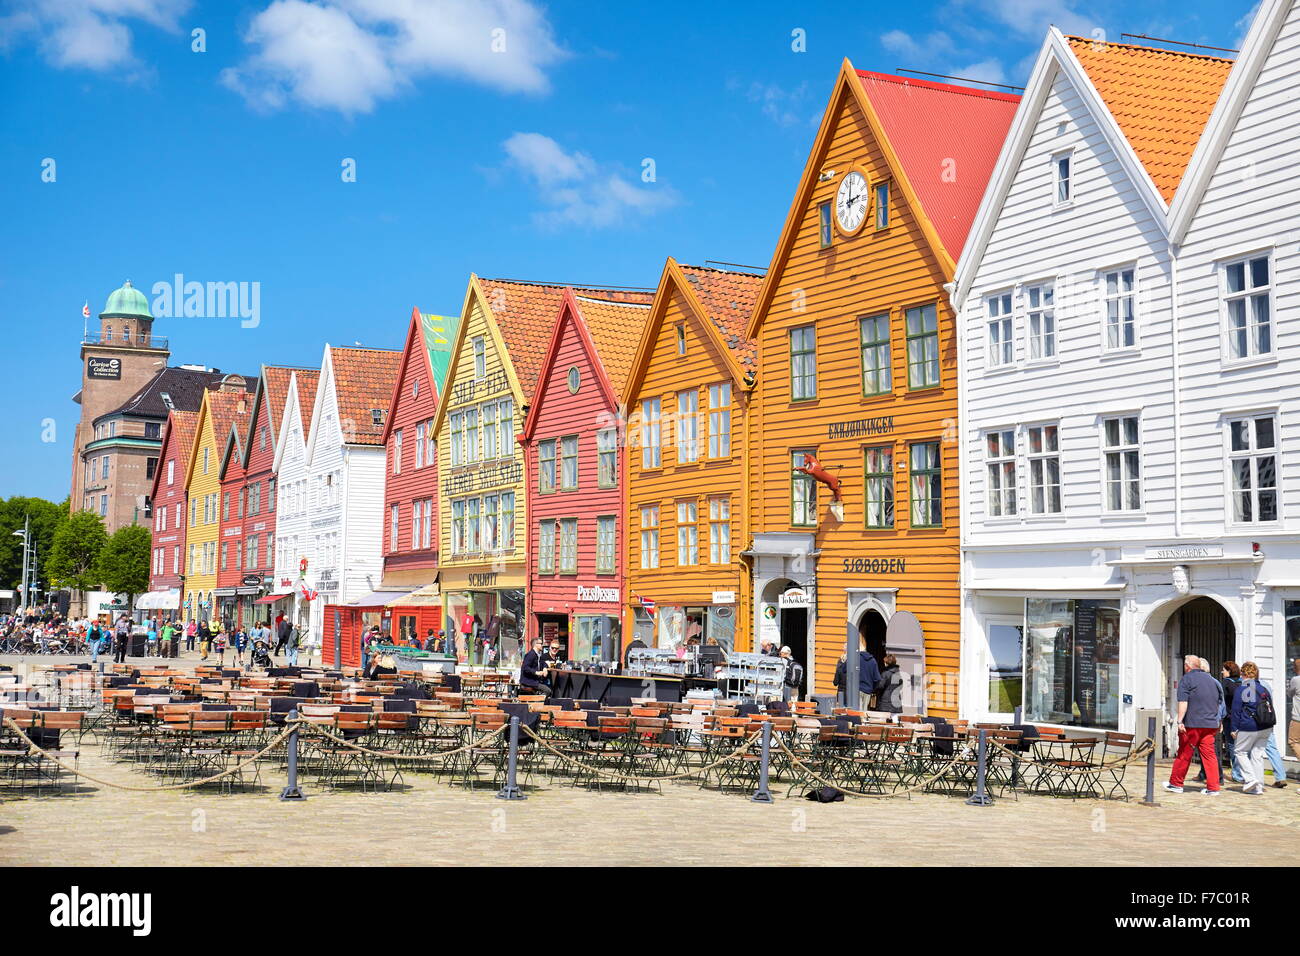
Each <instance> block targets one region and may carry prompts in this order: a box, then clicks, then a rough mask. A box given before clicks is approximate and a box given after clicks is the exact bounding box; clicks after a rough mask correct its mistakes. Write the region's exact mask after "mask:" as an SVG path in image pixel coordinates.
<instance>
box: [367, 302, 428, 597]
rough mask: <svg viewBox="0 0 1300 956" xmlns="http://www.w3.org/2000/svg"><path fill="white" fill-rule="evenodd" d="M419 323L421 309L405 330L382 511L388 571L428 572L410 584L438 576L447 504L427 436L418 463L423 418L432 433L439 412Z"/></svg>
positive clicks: (387, 434)
mask: <svg viewBox="0 0 1300 956" xmlns="http://www.w3.org/2000/svg"><path fill="white" fill-rule="evenodd" d="M420 323H421V317H420V313H419V311H418V310H416V311H415V312H414V313H413V314H412V316H411V322H410V327H409V329H408V331H407V334H406V345H405V348H404V349H403V351H402V364H401V370H400V372H399V374H398V380H397V389H396V391H395V393H394V395H393V403H392V412H391V414H390V416H389V420H388V425H387V428H386V430H385V433H384V446H385V452H386V454H385V461H384V476H383V482H384V507H383V512H382V514H381V515H380V533H381V548H382V552H383V555H384V574H385V575H389V574H393V573H395V572H399V571H400V572H402V573H403V580H406V579H407V578H408V577H410V576H411V575H415V577H419V572H426V573H427V578H426V579H425V580H424V581H422V582H416V581H415V577H410V580H409V581H408V583H428V582H431V581H432V580H433V575H434V573H435V572H436V570H437V567H438V541H439V537H438V530H439V527H440V522H439V521H438V516H439V513H440V511H441V508H442V504H441V502H440V501H439V500H438V455H437V445H436V443H432V442H430V441H429V440H428V437H427V436H425V437H424V439H423V442H422V444H423V445H424V447H423V448H421V449H420V466H419V467H418V468H417V467H416V448H415V446H416V444H417V434H418V428H419V426H420V425H421V423H423V424H424V426H425V428H426V429H428V430H429V431H430V432H432V430H433V420H434V416H435V415H436V414H437V412H438V385H437V383H436V382H435V381H434V378H433V373H432V369H431V368H430V367H429V350H428V348H427V346H426V344H425V340H424V335H423V332H422V330H421V326H420ZM399 431H400V432H401V435H402V444H401V448H400V452H399V449H398V446H397V438H396V436H397V433H398V432H399ZM399 453H400V454H401V458H402V461H401V471H400V472H398V471H397V469H396V460H397V456H398V454H399ZM427 499H432V500H433V501H434V502H435V504H434V510H433V513H432V519H431V520H432V523H433V528H432V531H431V532H430V534H429V546H428V547H427V548H426V547H424V543H423V542H424V534H425V532H424V529H423V524H424V510H423V504H422V503H423V502H424V501H425V500H427ZM416 502H420V503H421V512H420V522H421V530H420V541H419V542H416V541H415V540H413V539H412V533H413V530H414V526H415V504H416ZM394 506H395V507H396V508H397V516H398V520H397V544H396V546H394V545H393V541H392V523H391V521H392V519H391V513H392V508H393V507H394Z"/></svg>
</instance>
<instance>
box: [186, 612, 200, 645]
mask: <svg viewBox="0 0 1300 956" xmlns="http://www.w3.org/2000/svg"><path fill="white" fill-rule="evenodd" d="M198 632H199V629H198V627H197V626H196V625H195V623H194V618H190V619H189V620H188V621H187V622H186V623H185V649H186V650H187V651H192V650H194V638H195V636H196V635H197V634H198Z"/></svg>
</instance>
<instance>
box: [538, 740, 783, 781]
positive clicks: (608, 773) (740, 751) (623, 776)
mask: <svg viewBox="0 0 1300 956" xmlns="http://www.w3.org/2000/svg"><path fill="white" fill-rule="evenodd" d="M520 730H522V731H524V732H525V733H526V734H528V736H529V737H532V738H533V740H536V741H537V742H538V743H539V744H541V745H542V746H543V747H544V748H545V749H547V750H549V751H550V752H551V753H553V754H555V756H557V757H559V758H560V759H561V760H563V761H565V762H566V763H571V764H573V765H574V766H577V767H581V768H583V769H584V770H588V771H590V772H591V773H594V774H597V775H598V776H602V777H612V778H614V779H616V780H650V781H660V780H680V779H683V778H686V777H694V776H696V775H698V774H704V773H708V771H710V770H712V769H713V768H714V767H719V766H721V765H722V764H724V763H726V762H727V761H728V760H735V759H736V758H737V757H740V756H742V755H744V754H745V753H746V752H747V751H748V750H749V748H750V747H752V746H753V745H754V742H755V741H756V740H758V738H759V737H761V736H763V732H762V731H758V732H756V733H754V734H753V735H751V736H750V738H749V739H748V740H746V741H745V742H744V743H743V744H742V745H741V746H739V747H737V748H736V749H734V750H733V751H732V752H731V753H729V754H727V755H726V756H724V757H722V758H721V759H719V760H715V761H713V762H712V763H709V764H705V765H704V766H703V767H696V768H694V769H691V770H685V771H682V772H681V773H670V774H655V775H653V776H640V775H637V774H627V773H620V772H619V771H617V770H609V769H607V768H605V767H593V766H592V765H591V764H587V763H583V762H582V761H581V760H577V759H575V758H574V757H572V756H570V755H569V754H566V753H564V752H563V751H561V750H557V749H556V748H555V747H552V746H551V745H550V743H549V742H547V741H546V740H545V739H544V738H542V737H540V736H538V735H537V734H536V733H535V732H534V731H533V730H532V728H530V727H520Z"/></svg>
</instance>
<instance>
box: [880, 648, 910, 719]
mask: <svg viewBox="0 0 1300 956" xmlns="http://www.w3.org/2000/svg"><path fill="white" fill-rule="evenodd" d="M881 663H883V664H884V665H885V669H884V670H882V671H881V672H880V680H878V681H876V707H875V709H876V710H878V711H881V712H883V713H886V714H901V713H902V712H903V671H902V669H901V668H900V667H899V666H898V658H897V657H895V656H894V655H893V654H886V655H885V656H884V658H883V659H882V660H881Z"/></svg>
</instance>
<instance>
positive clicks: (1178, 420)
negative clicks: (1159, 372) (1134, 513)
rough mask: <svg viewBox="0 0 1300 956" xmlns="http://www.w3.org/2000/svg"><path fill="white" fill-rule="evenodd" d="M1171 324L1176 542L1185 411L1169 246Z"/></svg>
mask: <svg viewBox="0 0 1300 956" xmlns="http://www.w3.org/2000/svg"><path fill="white" fill-rule="evenodd" d="M1169 321H1170V323H1171V325H1172V332H1173V334H1172V336H1171V337H1170V338H1171V342H1172V348H1173V351H1174V354H1173V363H1172V364H1173V373H1174V374H1173V404H1174V539H1175V540H1180V539H1181V538H1182V536H1183V507H1182V505H1183V489H1182V458H1183V411H1182V403H1181V401H1180V400H1179V395H1180V391H1181V382H1182V374H1181V373H1182V355H1181V353H1180V352H1179V348H1178V344H1179V337H1178V326H1179V321H1178V246H1177V245H1175V244H1174V243H1172V242H1171V243H1169Z"/></svg>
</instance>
